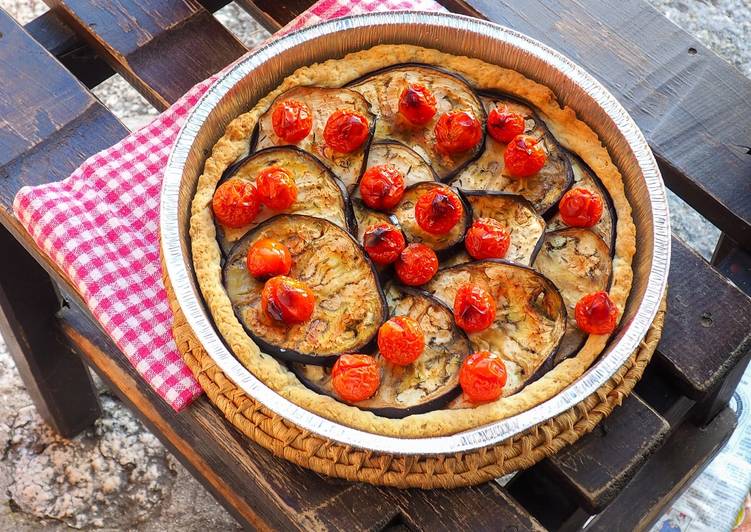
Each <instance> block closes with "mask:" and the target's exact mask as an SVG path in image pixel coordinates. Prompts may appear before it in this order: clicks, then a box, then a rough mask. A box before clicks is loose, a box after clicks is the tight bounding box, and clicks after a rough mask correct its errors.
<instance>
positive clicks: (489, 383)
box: [459, 351, 506, 403]
mask: <svg viewBox="0 0 751 532" xmlns="http://www.w3.org/2000/svg"><path fill="white" fill-rule="evenodd" d="M459 384H460V385H461V387H462V391H463V392H464V395H466V396H467V399H469V400H470V401H472V402H473V403H481V402H485V401H495V400H496V399H498V398H499V397H500V396H501V394H502V393H503V387H504V386H505V385H506V364H504V363H503V360H501V358H500V357H499V356H498V355H496V354H495V353H491V352H490V351H478V352H477V353H472V354H471V355H469V356H468V357H467V358H465V359H464V362H463V363H462V367H461V369H460V370H459Z"/></svg>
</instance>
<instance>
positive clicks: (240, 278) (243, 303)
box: [223, 214, 387, 364]
mask: <svg viewBox="0 0 751 532" xmlns="http://www.w3.org/2000/svg"><path fill="white" fill-rule="evenodd" d="M262 238H272V239H275V240H278V241H280V242H282V243H283V244H285V245H286V246H287V247H288V248H289V250H290V253H291V254H292V270H291V271H290V273H289V276H290V277H293V278H295V279H298V280H300V281H303V282H305V283H306V284H307V285H308V286H309V287H310V289H311V290H312V291H313V293H314V294H315V298H316V305H315V310H314V311H313V316H312V317H311V319H310V320H309V321H307V322H305V323H302V324H299V325H286V324H280V323H278V322H276V321H274V320H272V319H270V318H269V317H268V316H266V315H265V314H264V312H263V310H262V309H261V291H262V289H263V285H264V283H263V281H259V280H257V279H255V278H253V277H251V275H250V274H249V273H248V270H247V267H246V265H245V257H246V255H247V251H248V247H250V246H251V245H252V244H253V243H255V242H256V241H258V240H260V239H262ZM223 281H224V287H225V290H226V291H227V295H228V296H229V299H230V302H231V303H232V308H233V310H234V311H235V315H236V316H237V319H238V320H239V321H240V323H242V325H243V326H244V327H245V330H246V331H247V332H248V334H249V335H250V336H251V337H252V338H253V340H254V341H255V342H256V343H257V344H258V345H259V346H260V347H261V349H262V350H263V351H264V352H266V353H268V354H270V355H272V356H275V357H278V358H280V359H283V360H287V361H296V362H305V363H308V364H333V363H334V361H335V360H336V357H337V355H339V354H340V353H352V352H357V351H362V350H366V349H369V344H370V343H371V342H372V341H373V339H374V338H375V335H376V333H377V332H378V328H379V327H380V326H381V324H382V323H383V322H384V321H385V319H386V315H387V306H386V301H385V298H384V295H383V293H382V291H381V288H380V284H379V281H378V277H377V275H376V273H375V270H374V269H373V266H372V264H371V262H370V260H369V259H368V258H367V257H366V256H365V252H364V251H363V249H362V248H361V247H360V246H359V245H358V244H357V243H356V242H355V240H354V238H353V237H352V236H351V235H350V234H349V233H347V232H346V231H344V230H343V229H341V228H340V227H339V226H337V225H335V224H333V223H331V222H329V221H326V220H323V219H321V218H314V217H312V216H302V215H297V214H289V215H279V216H275V217H274V218H271V219H269V220H267V221H266V222H264V223H263V224H261V225H259V226H258V227H256V228H255V229H254V230H253V231H251V232H250V233H248V234H247V235H246V236H245V237H243V238H242V239H241V240H240V241H239V242H238V243H237V244H235V246H234V247H233V248H232V250H231V251H230V253H229V255H228V257H227V261H226V262H225V264H224V268H223Z"/></svg>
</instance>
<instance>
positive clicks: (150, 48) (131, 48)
mask: <svg viewBox="0 0 751 532" xmlns="http://www.w3.org/2000/svg"><path fill="white" fill-rule="evenodd" d="M47 3H48V5H50V7H52V8H53V9H54V10H55V12H56V13H57V14H58V15H59V16H60V17H61V19H62V20H64V21H65V22H66V24H68V26H70V27H71V28H72V29H73V31H74V32H76V33H77V34H78V35H79V36H80V37H81V38H82V39H83V40H84V41H86V42H87V43H89V45H91V46H92V48H93V49H94V50H96V51H97V53H98V54H99V55H100V56H101V57H103V58H104V59H105V60H106V61H107V62H108V63H109V64H110V65H111V66H112V67H113V68H114V69H115V70H116V71H117V72H118V73H120V74H121V75H123V76H124V77H125V78H126V79H128V80H129V81H130V82H131V84H132V85H133V86H134V87H135V88H136V89H138V91H139V92H140V93H141V94H143V96H144V97H145V98H146V99H147V100H149V101H150V102H151V103H152V104H153V105H154V106H155V107H157V108H158V109H164V108H166V107H168V106H169V104H171V103H172V102H174V101H175V100H177V98H179V97H180V96H182V95H183V94H184V93H185V92H186V91H187V90H188V89H189V88H190V87H192V86H193V85H194V84H196V83H198V82H199V81H201V80H203V79H205V78H207V77H209V76H210V75H212V74H214V73H216V72H217V71H219V70H220V69H221V68H223V67H224V66H226V65H227V64H229V63H230V62H232V61H234V60H235V59H237V58H238V57H240V56H241V55H242V54H243V53H244V52H245V51H246V48H245V47H244V46H243V45H242V43H240V41H238V40H237V39H236V38H235V37H234V36H233V35H232V34H231V33H230V32H229V31H228V30H226V29H225V28H224V26H222V25H221V24H220V23H219V22H218V21H217V20H216V19H215V18H214V17H213V16H212V15H211V14H210V13H209V12H208V11H206V10H205V9H204V8H203V6H201V4H199V3H198V2H196V1H195V0H158V1H154V2H149V3H147V4H144V3H142V2H138V1H137V0H120V1H111V2H98V1H96V0H71V1H61V0H47Z"/></svg>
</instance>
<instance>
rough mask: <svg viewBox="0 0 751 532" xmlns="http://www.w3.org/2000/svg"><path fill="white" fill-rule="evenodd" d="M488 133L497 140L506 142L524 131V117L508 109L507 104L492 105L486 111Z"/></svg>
mask: <svg viewBox="0 0 751 532" xmlns="http://www.w3.org/2000/svg"><path fill="white" fill-rule="evenodd" d="M487 128H488V135H490V136H491V137H493V138H494V139H495V140H497V141H498V142H502V143H504V144H508V143H509V142H511V141H512V140H513V139H514V137H516V136H517V135H521V134H522V133H524V129H525V125H524V117H523V116H522V115H520V114H519V113H514V112H512V111H509V108H508V106H507V105H498V106H496V107H493V108H492V109H491V110H490V112H489V113H488V126H487Z"/></svg>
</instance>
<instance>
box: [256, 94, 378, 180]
mask: <svg viewBox="0 0 751 532" xmlns="http://www.w3.org/2000/svg"><path fill="white" fill-rule="evenodd" d="M287 100H296V101H300V102H302V103H305V104H307V105H308V107H309V108H310V110H311V111H312V113H313V128H312V129H311V131H310V133H308V136H307V137H305V138H304V139H302V140H301V141H300V142H298V143H297V146H298V147H299V148H302V149H303V150H305V151H307V152H309V153H312V154H313V155H315V156H316V157H318V158H319V159H321V161H323V163H324V164H326V165H327V166H328V167H329V168H330V169H331V171H332V172H334V174H335V175H336V176H337V177H338V178H339V179H341V180H342V182H343V183H344V186H346V187H347V191H348V192H351V191H352V189H353V188H354V187H355V183H357V180H358V179H359V178H360V174H362V171H363V169H364V167H365V160H366V159H367V154H368V146H369V144H370V139H372V138H373V135H372V133H371V136H370V139H369V140H368V142H366V143H365V144H364V145H363V146H362V148H360V149H359V150H357V151H355V152H353V153H337V152H335V151H333V150H332V149H331V148H329V147H328V146H327V145H326V142H325V141H324V139H323V129H324V127H325V126H326V121H327V120H328V119H329V117H330V116H331V115H332V114H333V113H334V111H337V110H342V111H355V112H357V113H360V114H361V115H363V116H364V117H366V118H367V119H368V122H369V123H370V127H371V131H374V130H375V125H376V117H375V115H374V114H373V113H371V112H370V105H369V104H368V102H367V101H366V100H365V98H363V97H362V95H360V93H358V92H355V91H353V90H349V89H331V88H325V87H294V88H292V89H290V90H288V91H286V92H284V93H282V94H280V95H279V96H278V97H277V98H276V99H275V100H274V103H272V104H271V107H269V109H268V111H266V113H265V114H263V115H262V116H261V118H259V119H258V134H257V139H256V143H255V149H257V150H258V149H263V148H267V147H269V146H279V145H283V144H287V143H286V142H285V141H284V140H282V139H280V138H279V137H277V136H276V134H275V133H274V127H273V125H272V122H271V115H272V113H273V111H274V106H275V105H276V104H277V103H278V102H284V101H287Z"/></svg>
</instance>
